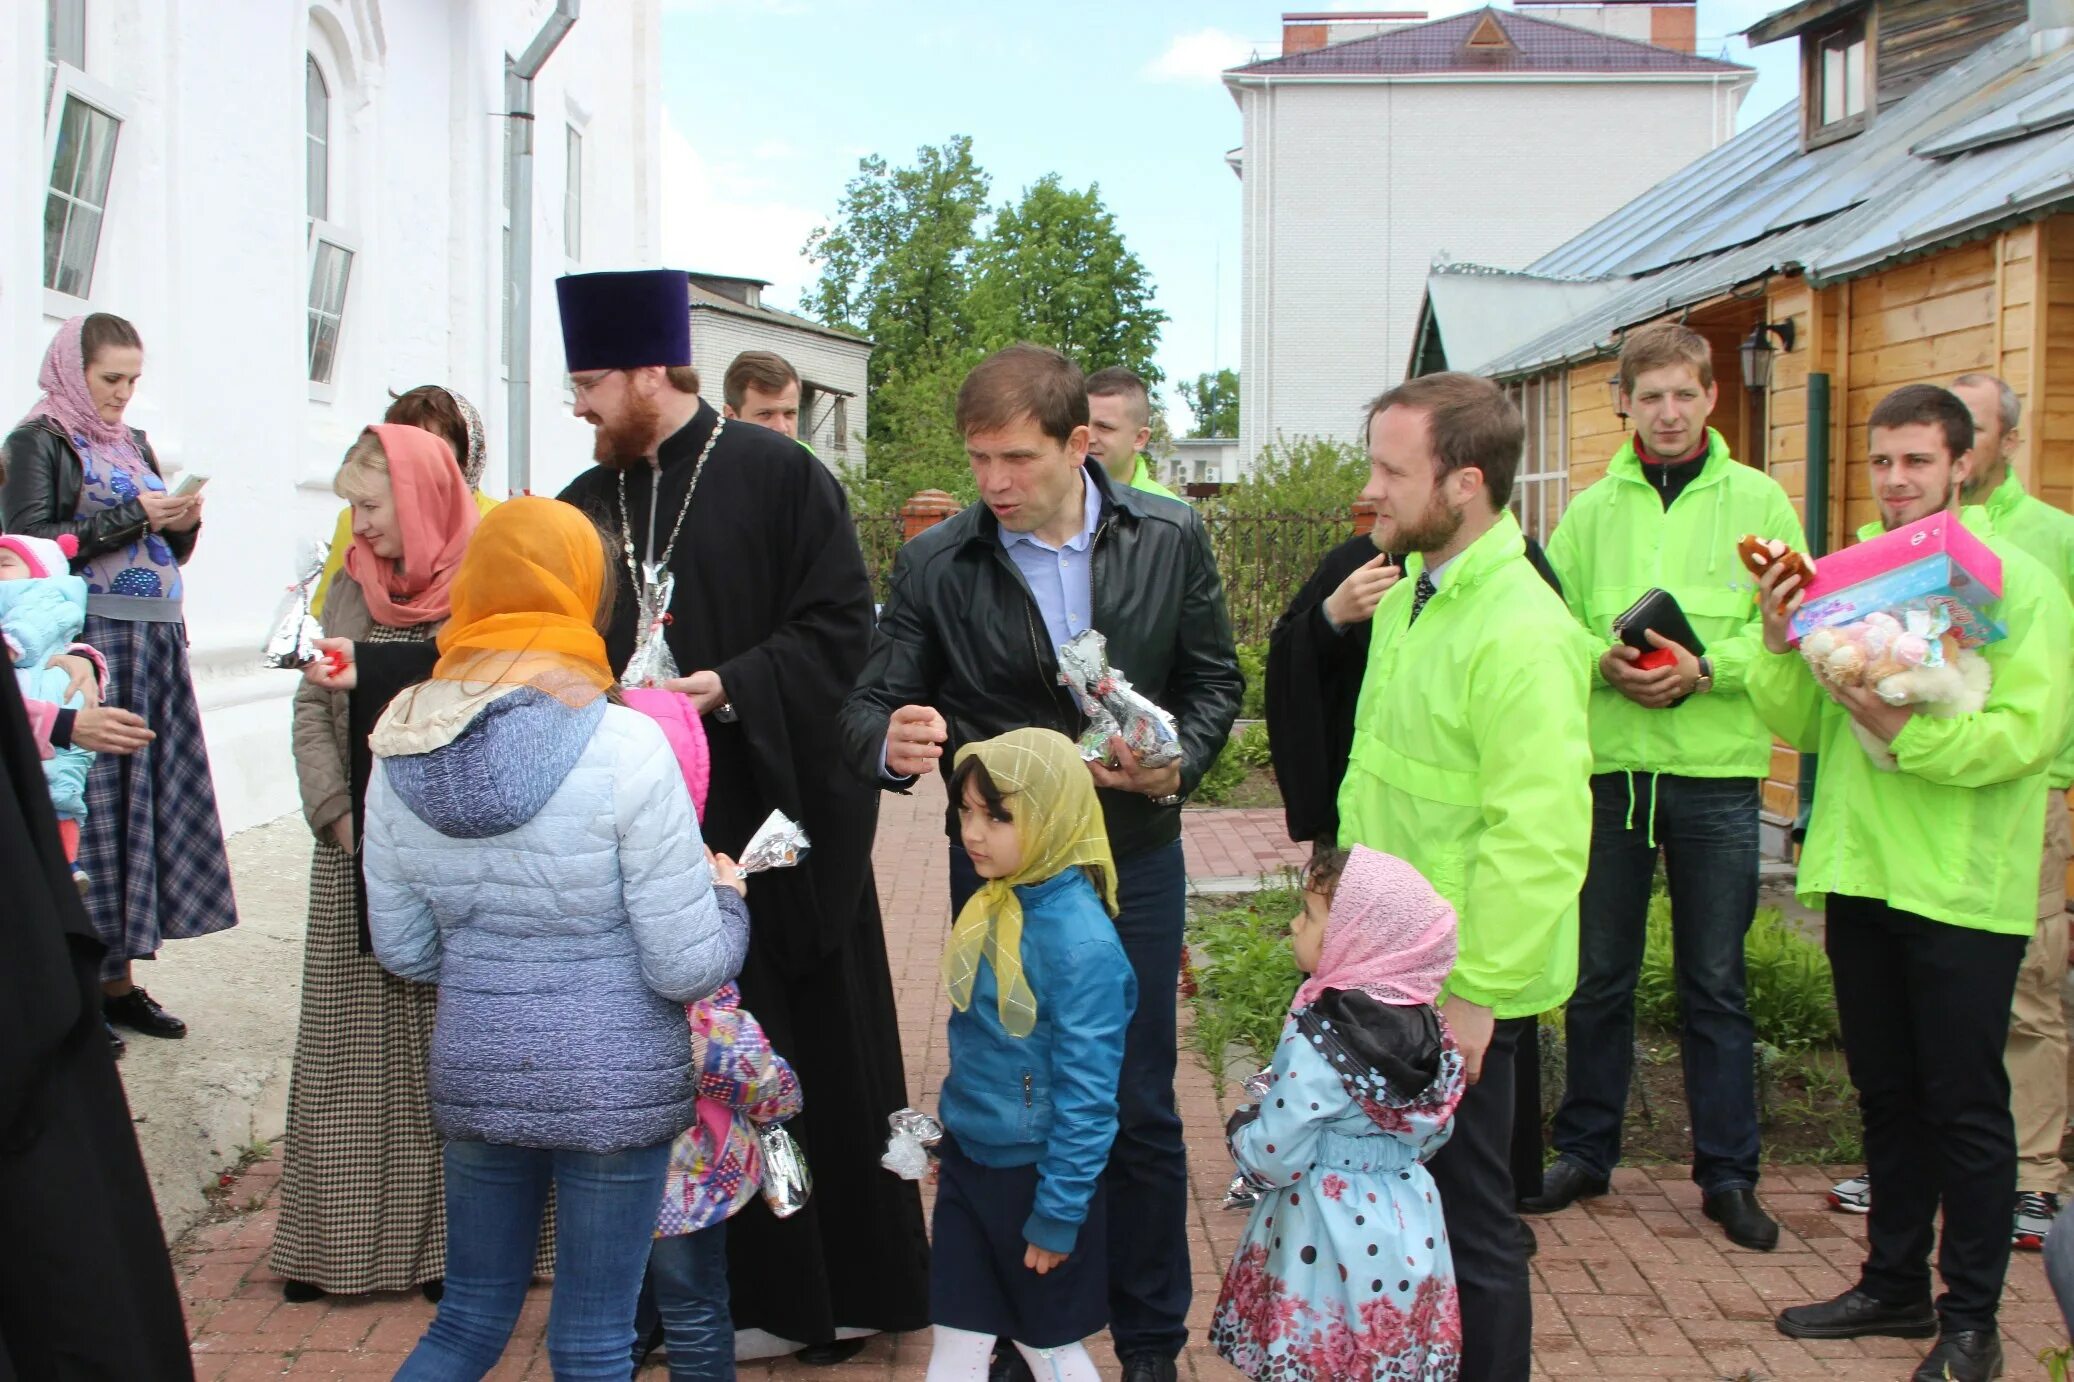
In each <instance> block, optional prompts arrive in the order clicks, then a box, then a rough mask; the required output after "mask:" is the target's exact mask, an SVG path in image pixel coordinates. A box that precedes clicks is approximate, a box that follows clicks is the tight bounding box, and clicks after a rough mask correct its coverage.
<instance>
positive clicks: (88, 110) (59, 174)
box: [43, 62, 123, 300]
mask: <svg viewBox="0 0 2074 1382" xmlns="http://www.w3.org/2000/svg"><path fill="white" fill-rule="evenodd" d="M122 122H123V110H122V107H121V105H120V104H119V103H117V102H116V100H115V98H114V95H113V93H112V92H109V91H107V90H106V89H104V88H102V87H101V86H99V85H98V84H97V83H95V82H93V81H91V80H90V79H89V78H88V77H87V76H86V74H85V73H83V72H81V71H79V70H78V69H77V68H75V67H73V66H71V65H70V63H69V62H61V63H59V65H58V66H57V68H56V69H55V76H54V77H53V79H52V85H51V104H50V118H49V120H48V123H47V125H46V128H45V131H44V138H45V144H46V149H45V153H46V163H45V165H44V166H45V167H47V168H48V169H49V170H50V180H49V182H48V183H47V184H46V187H45V191H44V200H43V286H44V287H45V288H47V289H49V290H50V291H52V292H54V293H61V294H64V295H65V296H66V297H69V298H78V299H82V300H83V299H85V298H86V297H88V296H89V295H90V294H91V293H92V292H93V287H94V262H95V260H96V258H97V257H98V256H99V254H100V249H101V223H102V221H103V219H104V218H105V217H106V216H107V212H108V188H109V183H110V181H111V180H112V179H113V177H114V173H115V145H116V139H117V136H119V135H120V134H121V133H122Z"/></svg>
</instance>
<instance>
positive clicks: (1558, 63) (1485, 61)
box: [1224, 6, 1751, 81]
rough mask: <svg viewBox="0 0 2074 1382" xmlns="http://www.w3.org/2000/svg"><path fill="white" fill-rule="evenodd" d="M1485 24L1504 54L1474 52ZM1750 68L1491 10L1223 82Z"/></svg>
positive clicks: (1252, 69) (1231, 75)
mask: <svg viewBox="0 0 2074 1382" xmlns="http://www.w3.org/2000/svg"><path fill="white" fill-rule="evenodd" d="M1486 16H1489V17H1490V18H1491V19H1493V20H1494V21H1495V22H1496V23H1497V25H1498V27H1499V28H1500V29H1502V30H1503V31H1504V33H1505V36H1506V37H1507V38H1508V39H1510V40H1511V41H1512V42H1511V45H1510V46H1509V47H1502V48H1471V47H1469V46H1468V41H1469V36H1470V35H1471V34H1472V33H1474V32H1475V31H1476V29H1477V26H1478V25H1480V24H1481V23H1483V21H1484V19H1485V17H1486ZM1750 71H1751V69H1750V68H1747V67H1743V66H1740V65H1738V64H1736V63H1732V62H1722V61H1720V60H1719V59H1717V58H1703V57H1700V56H1698V55H1697V54H1694V53H1681V52H1678V51H1677V50H1675V49H1671V48H1659V47H1658V46H1656V45H1655V44H1653V43H1643V42H1640V41H1638V40H1636V39H1631V38H1618V37H1615V36H1613V35H1611V34H1601V33H1594V32H1593V31H1591V30H1590V29H1580V28H1577V27H1576V26H1575V25H1571V24H1562V23H1558V22H1556V21H1555V20H1552V19H1543V18H1541V17H1540V16H1539V15H1532V14H1521V13H1519V12H1517V11H1514V10H1501V9H1498V8H1496V7H1494V6H1485V7H1484V8H1483V9H1480V10H1470V11H1468V12H1467V13H1464V14H1456V15H1450V16H1448V17H1447V18H1445V19H1435V20H1432V21H1430V22H1428V23H1425V24H1409V25H1406V26H1405V27H1403V28H1401V29H1392V30H1390V31H1389V32H1388V33H1382V34H1374V35H1371V36H1370V37H1368V38H1356V39H1349V40H1347V41H1346V42H1344V43H1333V44H1328V45H1326V46H1325V47H1323V48H1313V49H1311V50H1310V51H1309V52H1305V53H1291V54H1289V55H1288V56H1286V57H1278V58H1265V59H1263V60H1261V61H1259V62H1253V63H1248V64H1246V65H1245V66H1244V67H1235V68H1232V69H1231V70H1229V71H1227V72H1226V73H1225V74H1224V75H1225V80H1227V81H1232V80H1244V79H1245V78H1248V77H1334V76H1342V77H1358V76H1368V77H1380V76H1408V75H1414V74H1423V73H1463V74H1465V75H1473V74H1478V73H1487V74H1490V75H1492V76H1518V75H1523V74H1532V73H1565V72H1581V73H1606V74H1608V75H1631V74H1641V73H1651V74H1657V75H1664V76H1676V75H1689V76H1707V75H1714V76H1736V75H1743V74H1748V73H1749V72H1750Z"/></svg>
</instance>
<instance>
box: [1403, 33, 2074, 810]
mask: <svg viewBox="0 0 2074 1382" xmlns="http://www.w3.org/2000/svg"><path fill="white" fill-rule="evenodd" d="M2070 9H2074V7H2068V6H2064V5H2062V4H2061V3H2059V2H2058V0H2030V3H2029V4H2028V5H2027V4H2026V3H2025V0H1803V3H1801V4H1798V5H1795V6H1793V7H1791V8H1789V9H1786V10H1782V11H1780V12H1779V13H1777V14H1774V15H1772V16H1770V17H1768V18H1766V19H1764V20H1763V21H1761V22H1760V23H1758V24H1756V25H1755V26H1753V27H1752V28H1751V29H1750V31H1749V36H1750V39H1751V41H1752V42H1754V43H1768V42H1775V41H1786V40H1797V41H1798V42H1799V44H1800V47H1801V53H1802V62H1801V73H1802V83H1803V84H1802V91H1801V97H1800V100H1799V101H1798V102H1797V103H1796V104H1794V105H1792V106H1789V107H1787V108H1785V109H1782V110H1781V111H1779V112H1778V113H1777V114H1775V115H1773V116H1771V117H1770V118H1768V119H1766V120H1764V121H1762V122H1761V123H1759V124H1758V125H1756V126H1755V127H1753V128H1752V129H1750V130H1749V131H1747V132H1745V133H1744V134H1742V135H1741V136H1739V137H1738V138H1736V139H1735V140H1734V141H1732V142H1731V143H1729V144H1726V145H1724V146H1722V147H1721V148H1719V149H1717V150H1715V151H1713V152H1712V153H1710V154H1708V155H1706V156H1704V157H1702V158H1700V159H1698V160H1697V161H1695V162H1694V163H1692V164H1691V165H1689V166H1688V167H1687V168H1685V169H1684V170H1683V171H1681V172H1680V173H1678V174H1676V175H1674V176H1673V177H1671V178H1669V179H1667V180H1666V181H1665V182H1663V183H1660V184H1659V185H1658V186H1656V187H1655V188H1652V189H1651V190H1650V191H1649V192H1648V193H1646V194H1644V195H1643V196H1642V197H1640V198H1638V199H1637V200H1635V201H1634V202H1631V203H1629V204H1628V205H1626V206H1624V207H1621V208H1618V209H1617V210H1615V211H1613V212H1612V214H1610V215H1608V216H1607V217H1606V218H1605V219H1603V220H1602V221H1600V222H1599V223H1598V224H1596V225H1594V226H1593V227H1591V228H1590V229H1589V230H1586V231H1585V232H1583V233H1582V234H1580V235H1578V236H1576V237H1574V238H1573V239H1572V240H1570V241H1569V242H1568V243H1566V244H1565V245H1563V246H1562V247H1560V248H1558V249H1556V250H1554V251H1552V252H1551V253H1549V254H1547V255H1544V256H1543V257H1542V258H1541V259H1539V260H1536V261H1535V262H1534V263H1532V264H1530V265H1528V266H1527V267H1526V268H1525V269H1523V270H1519V271H1517V272H1514V273H1510V274H1506V273H1499V272H1494V271H1492V270H1488V269H1484V270H1475V271H1474V272H1478V273H1480V274H1482V275H1486V276H1490V277H1493V278H1495V279H1496V280H1497V283H1496V285H1495V286H1494V287H1493V288H1491V289H1488V290H1487V291H1486V293H1485V295H1484V299H1482V300H1479V301H1478V302H1477V303H1476V305H1475V308H1474V310H1467V309H1463V308H1461V307H1460V306H1459V300H1460V297H1461V295H1460V294H1459V293H1457V292H1454V291H1452V290H1453V285H1450V284H1447V283H1445V282H1444V281H1443V280H1444V279H1445V278H1446V277H1448V276H1449V275H1451V274H1460V273H1462V272H1465V270H1463V269H1459V268H1450V269H1443V270H1437V271H1436V273H1435V275H1434V278H1433V279H1432V280H1431V281H1430V282H1429V292H1428V296H1427V299H1426V303H1425V308H1424V310H1423V311H1422V313H1421V317H1420V326H1419V331H1418V342H1417V344H1416V345H1415V347H1414V356H1413V368H1414V369H1415V370H1419V371H1424V370H1429V369H1434V368H1441V367H1447V368H1455V369H1469V370H1473V371H1476V372H1478V373H1483V374H1486V375H1489V376H1491V377H1493V378H1495V379H1498V380H1499V381H1500V382H1502V383H1503V384H1505V386H1506V387H1507V388H1508V390H1510V391H1511V392H1512V394H1513V396H1514V398H1515V399H1516V400H1517V401H1518V402H1519V404H1520V405H1521V407H1522V410H1523V411H1524V412H1525V414H1526V416H1527V421H1528V445H1527V454H1526V456H1525V458H1524V460H1523V463H1522V467H1521V484H1520V487H1519V489H1520V493H1519V496H1518V497H1517V499H1516V501H1515V504H1516V507H1517V508H1518V510H1519V512H1520V515H1521V520H1522V522H1523V523H1524V524H1525V525H1526V526H1527V527H1528V529H1529V530H1530V531H1533V532H1535V533H1537V534H1538V535H1542V536H1545V535H1546V533H1547V532H1548V531H1549V530H1550V529H1552V528H1553V527H1554V524H1555V521H1556V519H1557V518H1558V517H1559V516H1560V514H1561V512H1562V509H1563V506H1564V504H1565V503H1567V501H1568V497H1569V495H1571V494H1573V493H1575V492H1576V491H1578V490H1580V489H1582V488H1583V487H1584V486H1586V485H1589V484H1591V483H1592V482H1594V481H1595V480H1597V479H1598V478H1599V477H1600V476H1601V475H1602V474H1604V472H1605V467H1606V463H1607V461H1608V460H1609V459H1611V457H1612V455H1613V453H1614V452H1615V451H1616V450H1617V449H1618V448H1619V446H1620V444H1621V442H1622V440H1623V438H1624V436H1625V434H1626V429H1625V422H1624V419H1622V418H1621V417H1620V416H1619V415H1618V414H1617V413H1616V411H1615V397H1614V392H1613V388H1612V383H1613V376H1614V357H1615V355H1616V353H1617V352H1618V350H1619V347H1620V341H1621V338H1622V336H1623V335H1624V334H1625V333H1626V332H1627V331H1629V330H1631V329H1633V328H1635V327H1637V326H1640V325H1643V324H1646V323H1649V322H1652V321H1661V320H1677V321H1683V322H1685V323H1686V324H1687V325H1689V326H1691V327H1693V328H1694V329H1695V330H1697V331H1699V332H1701V333H1702V334H1704V335H1705V336H1706V337H1707V338H1708V339H1709V340H1710V341H1712V342H1713V344H1714V347H1715V377H1716V379H1717V381H1718V383H1719V384H1720V401H1719V404H1718V405H1717V407H1716V410H1715V414H1714V419H1713V421H1714V425H1715V426H1716V427H1718V428H1719V429H1720V431H1721V432H1722V434H1723V435H1724V436H1725V437H1726V438H1727V440H1728V442H1729V444H1730V446H1731V447H1732V448H1733V450H1734V452H1735V454H1736V456H1737V457H1738V459H1740V460H1742V461H1743V462H1745V463H1747V464H1750V465H1757V466H1761V467H1763V468H1765V469H1766V470H1768V471H1769V472H1770V473H1771V474H1772V475H1774V476H1775V477H1777V479H1778V480H1779V482H1780V483H1781V484H1782V485H1783V486H1784V487H1785V489H1786V491H1787V492H1788V493H1789V494H1790V495H1792V496H1793V498H1794V502H1795V504H1796V507H1798V508H1799V509H1800V511H1801V513H1802V516H1803V518H1804V519H1808V518H1810V517H1811V518H1812V521H1811V522H1810V523H1809V541H1810V543H1811V544H1819V545H1818V547H1817V550H1821V551H1826V550H1834V549H1835V548H1836V547H1839V546H1841V545H1843V544H1844V543H1846V542H1847V541H1848V540H1849V539H1850V537H1851V535H1852V534H1853V533H1854V532H1855V531H1856V529H1857V528H1858V526H1859V525H1861V524H1863V523H1865V522H1867V521H1870V520H1871V519H1873V518H1874V517H1876V514H1875V510H1874V507H1873V502H1872V496H1871V492H1870V488H1869V480H1868V471H1867V468H1866V466H1865V465H1864V462H1863V458H1864V456H1865V455H1866V452H1867V449H1868V446H1867V436H1866V419H1867V418H1868V416H1869V415H1870V413H1871V411H1872V407H1873V405H1874V403H1876V402H1877V401H1878V400H1879V399H1880V398H1881V397H1883V396H1884V395H1886V394H1887V393H1889V392H1891V391H1892V390H1893V389H1895V388H1897V387H1899V386H1900V385H1903V384H1909V383H1917V382H1931V383H1949V382H1950V381H1951V379H1952V378H1953V377H1954V376H1955V375H1958V374H1961V373H1965V372H1968V371H1976V370H1977V371H1984V372H1988V373H1993V374H1997V375H2000V376H2001V377H2002V378H2004V379H2006V380H2008V381H2009V383H2010V384H2011V385H2012V386H2013V387H2014V388H2015V389H2016V392H2017V394H2018V395H2019V396H2020V397H2021V399H2022V400H2023V405H2024V416H2023V421H2022V425H2021V433H2020V435H2021V437H2022V450H2021V452H2020V453H2019V455H2018V457H2017V460H2016V466H2017V470H2018V473H2019V474H2020V475H2021V476H2022V478H2023V481H2024V483H2025V485H2026V486H2027V487H2029V488H2030V489H2031V490H2032V492H2033V493H2037V494H2040V495H2042V496H2044V497H2045V498H2046V499H2047V500H2049V501H2051V502H2052V503H2055V504H2058V505H2061V506H2062V507H2068V508H2074V29H2069V28H2063V27H2058V23H2059V16H2060V15H2061V14H2062V13H2065V12H2067V11H2068V10H2070ZM1507 279H1510V280H1513V281H1516V283H1517V285H1518V298H1517V301H1518V306H1519V308H1520V310H1518V311H1508V310H1507V308H1506V305H1505V302H1504V297H1503V291H1502V290H1503V284H1504V281H1505V280H1507ZM1552 283H1554V284H1561V285H1563V288H1564V292H1565V293H1566V294H1567V295H1568V297H1569V299H1570V300H1571V301H1572V302H1575V301H1577V300H1578V299H1579V297H1580V295H1582V297H1583V299H1584V302H1585V305H1584V306H1582V307H1580V308H1579V309H1578V310H1577V311H1575V312H1574V313H1572V314H1571V315H1569V316H1568V317H1566V318H1565V320H1563V321H1562V322H1561V323H1560V324H1558V325H1555V326H1553V327H1547V328H1546V329H1543V326H1542V324H1541V322H1540V321H1539V320H1538V319H1537V318H1536V316H1535V309H1536V308H1537V305H1539V304H1545V303H1546V302H1547V301H1548V300H1549V292H1548V285H1550V284H1552ZM1435 289H1438V290H1439V291H1434V290H1435ZM1493 294H1495V296H1494V295H1493ZM1507 320H1518V321H1521V322H1523V323H1524V326H1523V328H1522V329H1520V330H1516V331H1514V332H1513V335H1512V339H1511V341H1510V342H1507V343H1506V344H1504V345H1503V346H1502V348H1499V349H1497V350H1496V351H1495V352H1493V351H1492V350H1491V349H1490V348H1489V346H1488V343H1489V342H1490V341H1491V340H1492V339H1493V337H1492V332H1493V330H1499V331H1500V332H1501V334H1502V329H1503V323H1504V322H1505V321H1507ZM1528 332H1532V333H1534V334H1533V335H1532V338H1531V339H1523V337H1524V336H1525V335H1526V334H1527V333H1528ZM1451 338H1453V339H1457V340H1462V341H1465V342H1471V343H1477V349H1476V350H1475V351H1474V353H1475V354H1476V355H1480V356H1482V357H1483V358H1468V356H1466V355H1464V354H1462V353H1459V352H1455V351H1450V350H1449V349H1448V348H1447V343H1448V341H1449V340H1450V339H1451ZM1797 766H1798V765H1797V761H1796V758H1795V756H1794V755H1793V754H1792V753H1790V752H1788V751H1787V750H1785V749H1783V748H1781V749H1779V750H1778V751H1777V752H1776V754H1775V756H1774V769H1773V773H1772V780H1771V781H1770V782H1768V783H1767V785H1766V791H1765V805H1766V816H1767V823H1768V825H1769V826H1770V827H1771V833H1770V839H1771V841H1772V843H1773V844H1774V845H1780V844H1782V842H1783V830H1784V827H1785V826H1786V825H1787V824H1789V823H1790V822H1791V821H1792V819H1793V818H1794V816H1795V814H1796V812H1797V786H1796V783H1797V776H1798V774H1797Z"/></svg>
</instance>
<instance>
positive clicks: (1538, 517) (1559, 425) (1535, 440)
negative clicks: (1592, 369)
mask: <svg viewBox="0 0 2074 1382" xmlns="http://www.w3.org/2000/svg"><path fill="white" fill-rule="evenodd" d="M1506 392H1507V393H1509V394H1510V395H1511V396H1512V401H1513V402H1514V404H1516V405H1517V406H1518V408H1519V410H1520V416H1521V418H1522V420H1524V421H1525V423H1526V425H1527V434H1526V442H1525V445H1524V446H1523V447H1522V448H1521V451H1520V464H1519V471H1518V473H1517V475H1516V476H1515V477H1514V479H1513V482H1512V504H1511V506H1510V507H1511V509H1512V512H1513V514H1514V515H1515V516H1516V517H1517V518H1518V519H1519V524H1520V527H1521V528H1523V529H1525V530H1526V533H1527V535H1528V536H1529V537H1531V538H1533V539H1534V540H1535V541H1536V542H1546V541H1548V535H1549V534H1550V533H1552V532H1554V531H1555V526H1556V522H1557V521H1558V520H1559V519H1561V518H1562V516H1563V506H1564V505H1565V504H1567V503H1568V502H1569V499H1570V462H1569V456H1568V454H1567V449H1568V448H1567V446H1566V439H1567V437H1568V432H1569V428H1568V425H1567V424H1568V419H1567V416H1566V414H1567V409H1568V406H1569V404H1568V399H1569V380H1568V378H1567V376H1562V375H1558V376H1554V377H1545V378H1541V379H1529V380H1526V381H1524V382H1523V383H1519V384H1514V385H1512V386H1511V387H1510V388H1508V389H1507V390H1506Z"/></svg>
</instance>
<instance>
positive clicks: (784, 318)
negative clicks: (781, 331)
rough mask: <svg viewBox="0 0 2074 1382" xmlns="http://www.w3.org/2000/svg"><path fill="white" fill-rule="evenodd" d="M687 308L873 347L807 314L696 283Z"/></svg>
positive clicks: (748, 280) (754, 280) (864, 339)
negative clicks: (738, 298) (755, 302)
mask: <svg viewBox="0 0 2074 1382" xmlns="http://www.w3.org/2000/svg"><path fill="white" fill-rule="evenodd" d="M738 281H739V282H742V283H762V282H764V281H765V280H763V279H760V278H745V279H740V280H738ZM691 309H692V311H694V312H696V311H699V310H701V309H704V310H707V311H713V312H724V313H726V314H727V315H729V316H733V317H748V318H750V319H751V320H753V321H764V322H770V323H771V324H772V325H774V326H788V327H791V328H792V329H793V330H795V331H811V332H813V333H814V334H815V335H817V336H827V337H830V338H831V339H833V340H838V341H848V342H850V343H851V344H854V345H861V346H867V347H871V346H873V342H872V341H871V340H870V338H868V337H865V336H853V335H851V334H850V333H849V332H847V331H838V330H836V329H835V328H834V327H832V326H823V325H822V324H821V323H819V322H817V321H813V320H811V319H809V318H807V317H802V316H799V315H797V314H796V313H792V312H781V311H779V310H778V309H777V308H775V307H762V306H758V307H751V306H750V305H749V304H748V303H746V302H736V301H735V300H734V299H733V298H731V297H728V296H726V295H725V294H723V293H716V292H714V291H713V290H712V289H710V288H704V287H701V286H699V285H698V284H696V283H694V284H692V285H691Z"/></svg>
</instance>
